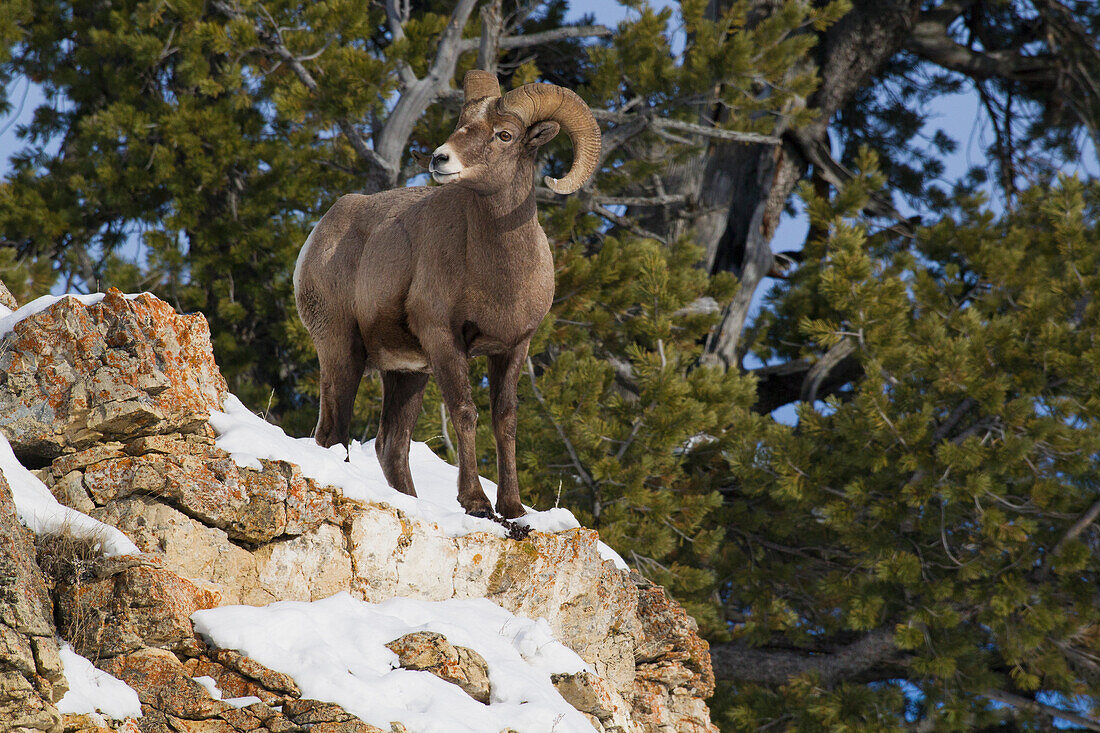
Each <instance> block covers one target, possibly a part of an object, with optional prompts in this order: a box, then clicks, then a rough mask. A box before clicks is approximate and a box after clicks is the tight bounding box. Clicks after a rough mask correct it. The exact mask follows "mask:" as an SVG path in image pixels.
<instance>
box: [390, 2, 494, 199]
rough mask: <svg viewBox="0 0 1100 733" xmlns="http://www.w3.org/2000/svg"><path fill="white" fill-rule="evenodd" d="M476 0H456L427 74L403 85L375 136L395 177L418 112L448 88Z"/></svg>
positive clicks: (420, 113) (421, 111)
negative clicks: (463, 31) (395, 101)
mask: <svg viewBox="0 0 1100 733" xmlns="http://www.w3.org/2000/svg"><path fill="white" fill-rule="evenodd" d="M476 4H477V0H459V2H458V5H457V6H456V7H455V9H454V12H453V13H451V19H450V20H449V21H448V22H447V27H446V28H445V29H444V30H443V33H442V34H441V35H440V37H439V42H438V44H437V46H436V52H435V59H434V60H433V61H432V65H431V68H430V69H429V70H428V74H427V76H425V77H424V78H423V79H417V80H416V81H414V82H412V83H411V84H408V85H406V87H405V90H404V92H402V94H401V98H400V99H398V100H397V104H396V105H394V108H393V111H392V112H390V115H389V117H388V118H387V119H386V123H385V124H384V125H383V126H382V130H381V131H380V132H379V133H378V135H377V137H376V138H375V149H376V150H377V151H378V155H380V156H381V157H382V159H383V160H385V161H388V162H389V163H390V165H391V166H392V169H393V176H394V177H396V174H397V165H398V162H399V161H400V160H401V154H402V152H403V151H404V149H405V145H406V144H407V143H408V141H409V136H410V135H411V134H412V130H413V127H414V126H415V125H416V121H417V120H418V119H419V118H420V115H422V114H424V111H425V110H426V109H427V108H428V105H430V104H431V103H432V102H433V101H435V98H436V97H437V96H439V94H440V93H441V92H443V91H445V90H448V89H449V88H450V84H451V79H452V78H453V77H454V73H455V65H456V64H457V62H458V57H459V54H460V53H461V45H462V29H463V28H464V27H465V26H466V21H467V20H469V18H470V13H472V12H473V10H474V6H475V5H476Z"/></svg>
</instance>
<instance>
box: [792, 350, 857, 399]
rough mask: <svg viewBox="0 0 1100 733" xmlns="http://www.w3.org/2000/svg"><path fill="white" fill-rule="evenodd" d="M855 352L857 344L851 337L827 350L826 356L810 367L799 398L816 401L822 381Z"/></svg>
mask: <svg viewBox="0 0 1100 733" xmlns="http://www.w3.org/2000/svg"><path fill="white" fill-rule="evenodd" d="M855 352H856V347H855V344H854V343H853V342H852V339H850V338H846V339H843V340H842V341H839V342H838V343H836V344H835V345H834V346H833V347H832V348H831V349H829V350H828V351H827V352H825V356H823V357H821V358H820V359H818V360H817V363H815V364H814V365H813V366H812V367H810V370H809V372H807V373H806V378H805V379H804V380H803V382H802V391H801V394H800V395H799V399H801V400H802V401H803V402H811V403H812V402H816V401H817V397H818V390H820V389H821V385H822V383H823V382H824V381H825V380H826V379H827V378H828V377H829V375H830V374H831V373H832V372H833V370H834V369H837V368H838V367H839V366H840V365H841V363H843V362H844V361H845V360H846V359H848V357H850V356H852V355H853V354H855Z"/></svg>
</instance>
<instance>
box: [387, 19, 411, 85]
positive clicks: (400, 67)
mask: <svg viewBox="0 0 1100 733" xmlns="http://www.w3.org/2000/svg"><path fill="white" fill-rule="evenodd" d="M400 5H401V2H400V0H386V24H387V25H388V26H389V29H390V37H391V38H392V39H393V42H394V43H397V42H398V41H401V40H404V38H405V23H407V22H408V20H409V6H408V4H407V3H405V4H404V7H399V6H400ZM397 74H398V76H400V77H401V83H402V84H404V85H406V86H408V85H409V84H413V83H415V82H416V74H414V73H413V70H412V67H411V66H409V65H408V64H407V63H406V62H404V61H400V60H399V61H398V62H397Z"/></svg>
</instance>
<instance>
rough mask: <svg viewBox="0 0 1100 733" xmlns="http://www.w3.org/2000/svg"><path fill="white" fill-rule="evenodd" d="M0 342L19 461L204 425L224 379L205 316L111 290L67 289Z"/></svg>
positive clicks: (6, 411) (5, 409)
mask: <svg viewBox="0 0 1100 733" xmlns="http://www.w3.org/2000/svg"><path fill="white" fill-rule="evenodd" d="M2 343H3V348H0V431H3V433H4V435H6V436H7V438H8V442H10V443H11V445H12V448H13V449H14V450H15V453H16V455H18V456H19V457H20V459H22V460H23V461H24V463H27V462H28V461H29V462H33V463H38V462H41V461H44V460H47V459H53V458H56V457H57V456H59V455H61V454H62V453H63V452H65V451H71V450H82V449H84V448H87V447H89V446H92V445H95V444H97V443H100V442H103V441H110V440H127V439H133V438H136V437H138V436H146V435H157V434H160V433H171V432H179V433H205V434H209V430H210V429H209V426H208V425H207V423H206V418H207V416H208V414H209V412H210V410H216V409H218V407H219V406H220V405H221V400H222V397H223V396H224V395H225V393H226V390H227V388H226V384H225V379H224V378H223V377H222V375H221V372H219V371H218V368H217V366H216V365H215V364H214V356H213V352H212V350H211V347H210V330H209V328H208V327H207V325H206V319H205V318H203V317H202V316H201V315H192V316H181V315H178V314H177V313H176V312H175V311H174V310H172V307H171V306H170V305H168V304H167V303H165V302H164V301H162V300H159V299H157V298H155V297H153V296H151V295H148V294H143V295H139V296H137V297H136V298H133V299H129V298H126V297H124V296H123V295H122V293H120V292H119V291H118V290H114V289H112V290H110V291H109V292H108V293H107V295H106V296H105V297H104V298H103V300H102V302H100V303H98V304H96V305H94V306H90V307H89V306H86V305H84V304H83V303H81V302H80V301H78V300H76V299H75V298H63V299H61V300H60V301H58V302H57V303H56V304H54V305H53V306H51V307H49V308H47V309H45V310H43V311H41V312H39V313H35V314H34V315H31V316H29V317H28V318H26V319H24V320H22V321H20V322H19V323H18V324H16V325H15V327H14V329H13V330H12V332H11V333H9V334H6V335H5V336H4V337H3V339H2Z"/></svg>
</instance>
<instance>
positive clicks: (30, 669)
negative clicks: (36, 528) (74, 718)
mask: <svg viewBox="0 0 1100 733" xmlns="http://www.w3.org/2000/svg"><path fill="white" fill-rule="evenodd" d="M56 636H57V634H56V631H55V630H54V625H53V615H52V607H51V605H50V597H49V594H48V592H47V589H46V584H45V582H44V580H43V578H42V573H41V572H40V571H39V569H38V566H37V565H36V564H35V549H34V542H33V539H32V534H31V533H30V531H29V530H27V529H26V528H24V527H23V526H22V525H21V524H20V523H19V519H18V518H17V516H16V513H15V502H14V500H13V498H12V492H11V487H10V486H9V485H8V482H7V480H6V479H5V478H4V475H3V473H2V472H0V721H3V722H4V723H5V724H6V725H8V726H10V727H9V728H5V730H18V731H50V732H51V733H52V732H53V731H60V730H61V716H60V714H59V713H58V712H57V708H56V707H55V706H54V703H56V702H57V701H58V700H60V699H61V697H62V695H64V694H65V692H66V690H67V689H68V686H67V684H66V682H65V676H64V667H63V665H62V663H61V657H60V656H59V653H58V646H57V641H56Z"/></svg>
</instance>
